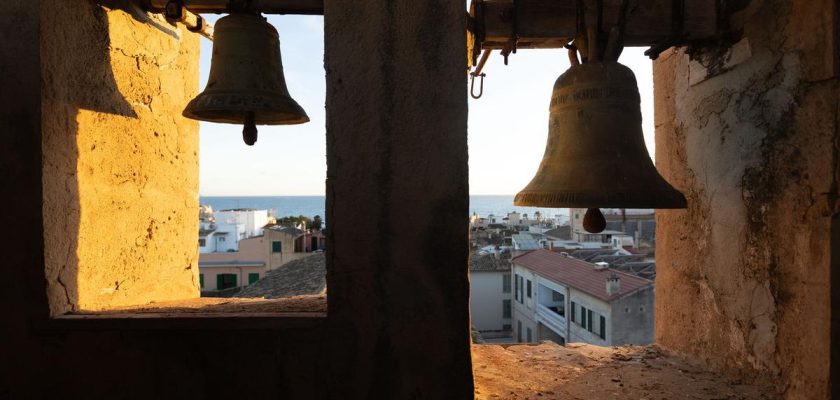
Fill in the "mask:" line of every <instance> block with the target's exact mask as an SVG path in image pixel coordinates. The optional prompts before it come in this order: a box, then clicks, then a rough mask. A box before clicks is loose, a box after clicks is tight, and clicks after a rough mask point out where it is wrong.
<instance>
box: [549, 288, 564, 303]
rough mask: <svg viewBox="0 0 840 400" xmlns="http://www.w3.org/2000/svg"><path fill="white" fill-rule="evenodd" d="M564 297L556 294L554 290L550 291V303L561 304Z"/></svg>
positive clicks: (561, 294) (558, 293)
mask: <svg viewBox="0 0 840 400" xmlns="http://www.w3.org/2000/svg"><path fill="white" fill-rule="evenodd" d="M565 300H566V297H565V296H563V293H560V292H556V291H554V290H552V291H551V301H557V302H562V301H565Z"/></svg>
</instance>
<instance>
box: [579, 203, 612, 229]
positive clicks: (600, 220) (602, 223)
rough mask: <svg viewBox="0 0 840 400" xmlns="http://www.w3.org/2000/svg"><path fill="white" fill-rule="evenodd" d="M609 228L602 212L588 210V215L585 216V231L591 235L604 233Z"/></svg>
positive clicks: (592, 209) (595, 209) (593, 209)
mask: <svg viewBox="0 0 840 400" xmlns="http://www.w3.org/2000/svg"><path fill="white" fill-rule="evenodd" d="M606 227H607V220H606V219H605V218H604V214H601V210H599V209H597V208H588V209H587V210H586V214H585V215H584V216H583V229H586V231H587V232H589V233H600V232H603V231H604V229H605V228H606Z"/></svg>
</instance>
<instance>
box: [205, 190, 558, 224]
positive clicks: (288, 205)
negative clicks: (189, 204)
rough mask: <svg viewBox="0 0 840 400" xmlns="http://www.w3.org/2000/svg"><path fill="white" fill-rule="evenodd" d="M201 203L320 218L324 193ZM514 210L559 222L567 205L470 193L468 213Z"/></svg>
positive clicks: (217, 207)
mask: <svg viewBox="0 0 840 400" xmlns="http://www.w3.org/2000/svg"><path fill="white" fill-rule="evenodd" d="M199 201H200V202H201V204H205V205H209V206H211V207H213V210H214V211H219V210H225V209H231V208H256V209H260V210H269V211H270V212H271V213H272V214H273V215H275V216H277V217H285V216H289V215H292V216H298V215H303V216H307V217H310V218H311V217H314V216H316V215H319V216H321V217H322V218H324V216H325V215H326V213H325V212H324V209H325V208H326V206H325V204H324V203H325V197H324V196H201V197H200V198H199ZM513 211H517V212H519V213H522V214H528V215H529V216H532V215H534V212H536V211H539V212H540V214H542V215H543V217H545V218H558V216H559V219H560V221H559V222H563V221H565V220H567V219H568V216H569V209H568V208H538V207H516V206H514V205H513V195H472V196H470V211H469V214H468V215H472V214H473V213H477V214H478V215H480V216H482V217H486V216H488V215H490V214H493V215H496V216H499V215H501V216H505V215H507V213H509V212H513Z"/></svg>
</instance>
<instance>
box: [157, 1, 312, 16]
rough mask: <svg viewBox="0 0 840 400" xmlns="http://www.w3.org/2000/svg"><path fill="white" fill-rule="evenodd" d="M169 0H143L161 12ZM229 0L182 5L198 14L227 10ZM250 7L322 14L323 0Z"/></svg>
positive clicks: (253, 3)
mask: <svg viewBox="0 0 840 400" xmlns="http://www.w3.org/2000/svg"><path fill="white" fill-rule="evenodd" d="M168 2H169V0H145V3H146V9H148V10H150V11H154V12H163V10H164V8H165V7H166V3H168ZM229 3H230V0H184V6H185V7H187V9H189V10H190V11H192V12H194V13H198V14H206V13H210V14H220V13H227V12H229V11H230V10H229V8H228V4H229ZM251 7H252V8H253V9H254V10H258V11H260V12H261V13H263V14H299V15H324V0H251Z"/></svg>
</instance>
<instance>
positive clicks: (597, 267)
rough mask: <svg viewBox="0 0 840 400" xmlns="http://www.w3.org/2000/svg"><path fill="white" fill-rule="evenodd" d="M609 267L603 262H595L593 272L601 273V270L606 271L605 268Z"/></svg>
mask: <svg viewBox="0 0 840 400" xmlns="http://www.w3.org/2000/svg"><path fill="white" fill-rule="evenodd" d="M609 267H610V264H609V263H605V262H603V261H599V262H596V263H595V270H596V271H603V270H605V269H607V268H609Z"/></svg>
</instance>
